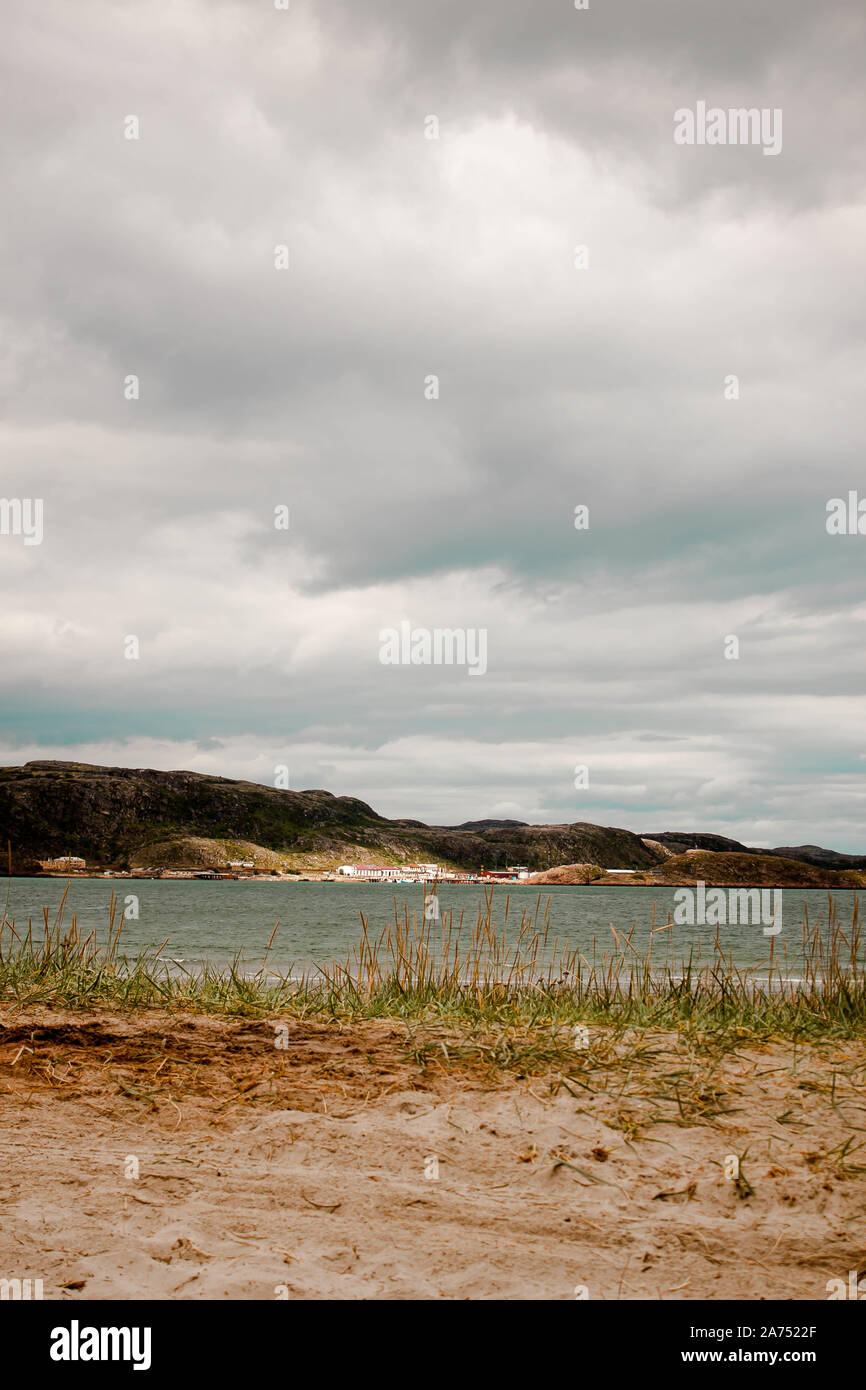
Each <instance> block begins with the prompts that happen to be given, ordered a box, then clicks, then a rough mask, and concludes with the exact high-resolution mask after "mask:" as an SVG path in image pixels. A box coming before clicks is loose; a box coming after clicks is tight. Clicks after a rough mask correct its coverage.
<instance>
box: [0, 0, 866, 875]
mask: <svg viewBox="0 0 866 1390" xmlns="http://www.w3.org/2000/svg"><path fill="white" fill-rule="evenodd" d="M6 12H7V15H8V16H9V17H10V20H11V22H10V20H7V23H6V26H5V28H6V35H5V39H4V44H3V47H2V55H0V64H2V69H3V72H2V90H3V97H2V101H3V106H4V111H3V139H2V180H3V189H4V203H5V206H6V213H5V216H4V222H3V228H2V233H0V236H2V243H0V244H2V251H0V273H2V279H3V285H4V294H3V301H2V336H3V352H2V362H0V389H2V396H3V412H2V414H3V424H2V436H3V437H2V452H0V457H2V476H0V492H2V495H3V496H4V497H5V498H7V499H14V498H18V499H27V498H30V499H37V498H38V499H42V500H43V504H44V523H43V539H42V543H41V544H33V545H26V544H25V543H24V537H23V536H22V535H16V534H9V535H0V583H2V590H3V592H2V606H0V641H2V654H3V659H2V662H0V682H2V690H0V694H2V728H0V761H2V762H4V763H20V762H24V761H26V760H27V759H28V758H34V757H41V758H45V757H51V758H74V759H78V760H82V761H88V762H105V763H112V764H120V765H125V766H134V767H137V766H149V767H159V768H177V767H183V768H190V769H193V770H197V771H208V772H216V773H220V774H222V775H225V776H232V777H246V778H250V779H252V780H255V781H261V782H267V783H273V781H274V776H275V768H276V767H278V766H279V765H282V764H286V765H288V767H289V769H290V785H291V786H292V787H293V788H296V789H303V788H305V787H325V788H327V789H329V790H331V791H333V792H335V793H345V794H351V795H354V796H359V797H362V798H363V799H364V800H366V801H369V802H370V803H371V804H372V805H374V806H375V807H376V809H377V810H379V811H381V812H383V813H384V814H387V815H392V816H406V817H413V818H417V819H421V820H426V821H430V822H436V823H442V824H453V823H457V822H460V821H462V820H465V819H470V818H471V819H474V818H480V817H485V816H508V817H514V818H516V819H519V820H527V821H534V822H542V821H575V820H590V821H597V822H600V823H603V824H612V825H621V826H626V827H628V828H630V829H634V830H640V831H652V830H656V831H658V830H666V829H703V830H708V831H716V832H718V833H722V834H729V835H732V836H734V837H736V838H738V839H743V840H745V841H747V842H749V843H752V844H766V845H784V844H799V843H802V842H806V841H808V842H813V843H819V844H826V845H829V846H832V847H835V848H838V849H843V850H849V851H858V852H861V853H862V852H863V851H864V850H866V836H864V824H866V815H864V812H866V789H864V773H866V719H864V698H863V690H864V675H866V584H864V574H866V535H859V534H858V535H842V536H840V535H830V534H828V532H827V527H826V521H827V511H826V508H827V503H828V500H829V499H831V498H834V497H842V498H845V499H847V497H848V493H849V492H850V491H851V490H857V489H859V495H860V496H861V497H864V498H866V467H864V418H866V417H864V382H866V348H864V333H863V310H864V304H863V280H864V276H863V270H864V251H863V248H864V244H866V215H864V198H863V192H864V150H866V139H864V97H863V91H864V84H863V72H864V68H866V61H864V59H866V52H864V49H866V44H864V27H866V25H864V17H866V10H864V8H863V6H862V4H861V3H860V0H850V3H836V4H832V3H831V4H829V5H827V4H821V5H818V4H815V3H814V0H808V3H807V0H776V2H775V3H772V4H762V5H755V4H754V0H729V3H726V4H724V5H720V4H716V3H707V2H706V0H676V2H674V0H669V2H668V3H648V0H590V8H589V9H588V10H576V9H575V7H574V4H573V0H519V2H518V0H437V3H435V4H433V3H430V0H365V3H363V4H358V3H352V2H351V0H290V7H289V9H288V10H287V11H284V10H278V9H276V7H275V5H274V4H273V0H151V2H150V3H146V2H143V3H136V4H134V5H130V4H126V5H120V4H117V3H116V0H76V3H75V4H74V5H70V4H68V3H66V0H42V3H40V4H39V5H34V4H33V3H32V0H7V5H6ZM702 101H703V102H706V104H707V106H708V107H720V108H722V109H724V110H727V109H728V108H734V107H748V108H752V107H754V108H757V109H767V110H768V111H774V110H778V111H781V113H782V117H781V121H782V125H781V131H782V134H783V140H782V148H781V150H780V152H778V153H777V154H773V155H770V156H767V155H765V154H764V152H763V149H762V147H761V146H760V145H742V144H741V145H732V144H728V145H715V146H713V145H703V146H701V145H691V146H688V145H678V144H676V143H675V142H674V138H673V132H674V126H675V122H674V113H675V111H677V110H680V109H683V108H687V109H696V107H697V103H699V102H702ZM130 116H134V117H135V118H136V119H137V122H138V137H139V138H138V139H129V138H126V137H127V134H128V133H129V132H130V130H133V129H134V126H133V125H130V123H129V121H128V118H129V117H130ZM431 117H435V118H436V122H438V138H436V139H433V138H428V136H430V135H431V134H435V133H436V122H433V121H431V120H430V118H431ZM278 246H286V247H287V248H288V262H289V265H288V269H286V270H283V269H278V268H277V267H276V264H275V260H276V256H275V248H276V247H278ZM578 246H583V247H585V248H586V252H585V253H584V255H583V258H582V259H583V260H585V261H586V262H587V264H586V268H580V267H579V266H576V264H575V262H576V260H577V261H578V262H579V261H580V260H581V256H580V255H577V256H576V250H575V248H576V247H578ZM133 375H134V376H136V377H137V378H138V382H139V398H138V399H127V398H126V395H127V394H128V388H127V391H125V382H126V381H127V378H129V377H130V376H133ZM433 376H435V377H437V378H438V399H437V398H433V399H429V398H428V397H429V396H430V395H431V388H430V387H429V384H428V386H427V388H426V390H425V382H429V378H431V377H433ZM731 376H736V377H737V379H738V385H739V398H738V399H729V398H726V391H727V396H730V394H731V390H732V388H731V386H730V384H728V386H727V388H726V379H728V378H730V377H731ZM578 506H585V507H587V508H588V509H589V528H588V529H586V530H577V529H575V524H574V523H575V507H578ZM279 507H288V509H289V518H290V524H289V527H288V529H277V527H276V526H275V524H274V523H275V509H276V508H279ZM403 620H408V621H409V622H410V623H411V625H412V626H413V628H422V627H423V628H427V629H430V630H431V631H432V630H434V629H436V628H469V629H483V630H485V631H486V633H487V670H486V672H485V673H484V674H483V675H480V674H479V675H477V676H475V677H473V676H472V675H470V674H469V672H468V670H467V667H466V666H463V667H460V666H450V667H449V666H435V665H414V666H413V665H383V664H382V662H381V661H380V659H379V657H380V636H379V634H380V631H381V630H383V629H385V628H388V627H399V624H400V623H401V622H402V621H403ZM130 636H132V637H136V638H137V639H138V650H139V655H138V659H129V658H128V656H127V652H128V651H129V650H130V648H129V644H128V643H127V640H126V639H127V638H129V637H130ZM732 636H733V637H736V638H738V642H739V656H738V658H737V659H728V658H727V657H726V655H725V651H726V640H727V639H728V638H730V637H732ZM727 646H728V650H730V649H731V646H730V643H728V644H727ZM578 764H580V765H585V766H586V768H587V769H588V780H589V785H588V786H585V787H575V785H574V783H575V771H574V769H575V766H576V765H578Z"/></svg>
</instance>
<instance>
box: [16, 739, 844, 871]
mask: <svg viewBox="0 0 866 1390" xmlns="http://www.w3.org/2000/svg"><path fill="white" fill-rule="evenodd" d="M7 842H9V843H11V846H12V870H13V872H17V873H27V872H33V871H34V870H37V868H38V865H37V861H39V860H41V859H48V858H55V857H61V856H64V855H78V856H80V857H81V858H83V859H85V860H86V861H87V865H88V869H108V868H113V869H121V868H127V867H132V868H135V867H142V868H145V867H146V868H196V867H212V866H213V867H219V866H221V865H224V864H225V863H226V862H228V861H229V860H246V861H252V862H254V863H255V865H256V866H257V867H258V868H261V869H272V868H283V869H299V870H310V869H333V868H335V867H336V866H337V865H339V864H341V863H345V862H347V861H349V862H351V861H358V860H361V861H364V860H367V861H370V860H375V861H376V862H381V863H392V864H394V863H405V862H406V861H408V860H413V859H419V860H422V861H435V862H436V863H439V864H443V865H447V866H450V867H452V868H462V869H470V870H476V871H477V870H478V869H481V868H488V869H498V868H504V867H505V866H506V865H508V864H525V865H526V866H527V867H528V868H529V869H530V870H531V871H544V870H548V869H553V868H558V869H559V870H560V876H559V877H558V878H556V879H552V880H551V881H555V882H567V881H569V880H568V876H567V870H568V867H569V866H580V874H581V875H582V877H578V879H577V880H576V881H579V882H584V881H585V880H586V876H587V873H586V866H589V867H591V868H597V867H600V866H601V867H603V868H605V869H636V870H638V871H640V873H641V874H643V875H650V876H652V877H653V879H654V881H657V882H660V883H661V882H669V881H671V879H670V877H669V876H670V875H671V874H673V875H676V874H678V873H679V874H680V875H682V874H687V875H688V877H686V878H682V877H680V878H679V879H677V881H678V882H689V881H693V880H694V879H695V878H700V877H704V878H705V880H706V881H707V882H710V881H714V880H712V879H711V877H710V872H709V870H707V871H706V872H703V873H702V872H701V870H700V867H699V866H698V864H697V860H696V859H695V858H694V854H695V851H696V850H700V851H702V852H703V853H704V857H706V858H707V859H708V860H712V861H715V860H721V859H733V858H744V857H748V859H749V863H750V868H751V865H752V864H753V863H754V858H755V856H758V855H762V856H763V857H766V856H767V855H778V854H781V852H780V851H757V850H751V849H749V847H748V846H745V845H740V844H739V843H738V842H737V841H735V840H729V839H726V838H725V837H724V836H721V835H712V834H703V833H697V834H692V833H689V834H685V833H684V832H675V831H662V832H659V833H656V834H654V835H652V836H648V835H647V836H640V835H636V834H634V833H633V832H632V831H630V830H621V829H615V828H612V827H608V826H600V825H592V824H590V823H588V822H583V821H578V822H575V823H574V824H570V825H526V824H524V823H523V822H521V821H515V820H476V821H467V822H465V823H464V824H463V825H459V826H435V825H425V824H424V823H423V822H421V821H416V820H387V819H386V818H385V817H384V816H380V815H378V814H377V813H376V812H375V811H374V810H373V809H372V807H371V806H368V805H367V803H366V802H365V801H360V800H358V799H357V798H356V797H351V796H334V795H333V793H331V792H327V791H320V790H313V791H297V792H296V791H283V790H279V789H277V788H274V787H266V786H262V785H260V784H259V783H257V782H237V781H232V780H231V779H229V778H227V777H214V776H208V775H203V774H201V773H196V772H157V771H154V770H152V769H148V768H127V767H98V766H93V765H90V764H87V763H70V762H51V761H45V762H30V763H26V764H25V765H24V766H23V767H6V768H0V858H2V860H3V864H4V866H5V863H6V845H7ZM788 853H789V855H790V857H791V858H799V857H800V855H799V852H798V851H794V850H791V851H789V852H788ZM684 856H685V859H687V860H688V863H685V862H684V858H683V857H684ZM836 861H840V862H839V863H837V862H836ZM841 861H844V864H843V863H842V862H841ZM807 865H812V866H814V873H815V875H816V878H815V879H814V881H815V882H816V883H817V882H818V880H819V879H820V878H821V872H822V871H824V872H826V871H831V870H833V869H836V868H842V867H845V868H850V869H853V868H857V867H860V866H861V865H862V866H863V867H866V857H864V858H862V859H860V858H858V857H857V856H853V855H836V854H835V852H834V851H832V850H821V849H818V848H817V847H816V846H814V845H807V846H804V847H803V852H802V861H801V867H803V868H805V866H807ZM717 869H718V871H719V872H721V865H718V866H717ZM576 872H577V870H576ZM780 872H781V871H780ZM784 872H786V873H790V870H788V869H786V870H785V871H784ZM754 873H757V867H755V869H754ZM831 877H833V878H834V881H836V877H837V876H833V875H832V874H831ZM807 880H808V881H809V882H812V881H813V879H812V878H810V877H809V875H808V873H807V874H805V875H804V877H803V878H802V880H801V881H802V882H804V883H805V882H806V881H807ZM715 881H719V882H728V881H737V882H740V881H744V880H741V879H737V880H727V879H725V880H722V879H718V880H715ZM754 881H755V882H757V881H759V880H758V879H757V878H755V879H754ZM760 881H761V882H765V881H769V880H767V879H764V878H761V879H760ZM778 881H781V880H778ZM786 881H788V880H786ZM821 881H822V882H823V881H824V880H823V879H821Z"/></svg>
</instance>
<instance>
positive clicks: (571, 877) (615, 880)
mask: <svg viewBox="0 0 866 1390" xmlns="http://www.w3.org/2000/svg"><path fill="white" fill-rule="evenodd" d="M605 867H610V866H605ZM530 883H533V884H535V883H537V884H577V883H594V884H611V885H613V884H617V885H620V886H621V885H622V884H623V883H630V884H635V885H637V886H640V885H643V884H647V885H650V884H651V885H653V886H657V887H681V886H689V885H694V884H697V883H705V884H706V885H707V887H710V888H728V887H743V888H745V887H750V888H761V887H767V888H772V887H777V888H786V887H792V888H866V870H863V869H828V868H823V867H822V866H820V865H817V864H809V863H807V862H805V861H803V860H796V859H786V858H784V857H783V856H782V855H781V854H778V853H776V852H775V851H773V852H772V853H769V852H761V851H760V850H757V851H755V852H754V853H752V852H751V851H749V850H747V851H745V852H743V853H737V854H730V853H727V852H717V851H711V850H703V849H691V850H687V851H686V852H685V854H676V855H672V856H671V857H670V858H668V859H665V860H664V861H663V862H662V863H661V864H656V865H654V866H653V868H652V869H648V870H643V871H641V872H638V873H635V874H629V875H628V876H627V877H626V876H625V875H623V876H622V877H617V876H616V875H615V874H604V873H602V872H601V870H600V869H599V868H598V866H597V865H591V864H562V865H560V866H559V867H558V868H554V869H548V870H547V871H546V872H543V873H537V874H532V875H531V877H530Z"/></svg>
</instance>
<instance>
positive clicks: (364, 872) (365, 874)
mask: <svg viewBox="0 0 866 1390" xmlns="http://www.w3.org/2000/svg"><path fill="white" fill-rule="evenodd" d="M38 862H39V866H40V868H41V869H42V872H43V873H46V874H63V875H67V876H68V875H74V874H80V875H82V876H84V877H98V876H100V874H101V876H102V877H103V878H167V879H185V878H193V879H242V878H254V879H259V880H262V879H270V880H273V879H275V878H278V879H279V878H282V879H291V880H292V881H294V882H296V883H297V882H307V883H311V882H312V883H338V882H345V881H346V880H351V881H353V882H355V883H429V882H430V881H431V880H433V881H435V882H438V883H519V882H525V881H526V880H527V879H528V878H529V873H530V871H529V869H528V868H527V866H526V865H525V864H510V865H509V866H508V867H507V868H505V869H486V868H482V869H481V870H480V872H479V873H471V872H469V871H468V870H466V871H464V870H461V869H448V868H444V867H443V866H442V865H439V864H417V863H412V864H341V865H340V866H339V868H337V869H336V870H328V869H324V870H322V871H321V872H315V871H306V872H297V871H295V872H293V871H290V870H286V869H269V870H264V869H262V868H261V867H260V866H259V865H257V864H256V863H255V861H254V860H252V859H237V860H230V861H229V862H228V863H227V864H226V865H225V867H224V868H220V869H214V868H207V869H202V868H177V869H164V868H153V867H150V868H149V867H144V866H140V867H138V866H137V867H133V868H131V869H103V870H94V869H90V870H88V868H87V862H86V860H84V859H82V858H81V857H80V856H79V855H77V854H67V855H62V856H60V857H58V858H55V859H40V860H39V861H38Z"/></svg>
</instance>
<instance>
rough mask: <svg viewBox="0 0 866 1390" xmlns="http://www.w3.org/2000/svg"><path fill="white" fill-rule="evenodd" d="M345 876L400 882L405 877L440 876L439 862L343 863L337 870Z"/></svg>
mask: <svg viewBox="0 0 866 1390" xmlns="http://www.w3.org/2000/svg"><path fill="white" fill-rule="evenodd" d="M337 873H338V874H341V875H342V876H343V877H344V878H363V879H372V880H374V881H379V880H383V881H385V882H391V883H395V882H399V881H400V880H401V879H404V878H438V877H439V865H438V864H341V865H340V867H339V868H338V870H337Z"/></svg>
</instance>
